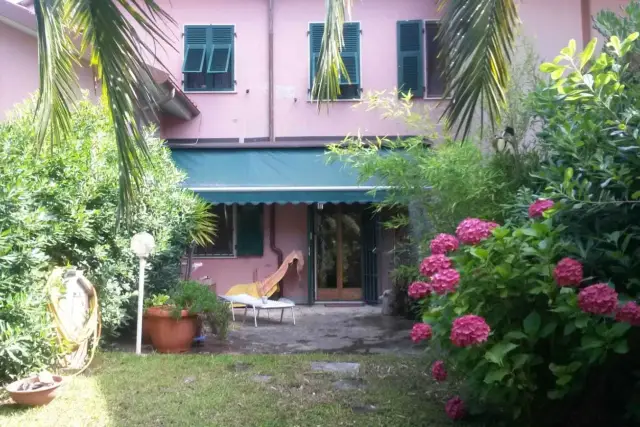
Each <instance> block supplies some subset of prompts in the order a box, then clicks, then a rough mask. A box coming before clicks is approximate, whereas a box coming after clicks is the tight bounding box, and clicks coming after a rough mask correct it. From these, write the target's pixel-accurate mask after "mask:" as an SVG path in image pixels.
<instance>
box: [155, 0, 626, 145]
mask: <svg viewBox="0 0 640 427" xmlns="http://www.w3.org/2000/svg"><path fill="white" fill-rule="evenodd" d="M591 1H592V6H591V11H592V13H595V12H596V11H597V10H600V9H601V8H602V7H605V6H607V7H617V6H618V5H619V4H620V3H621V1H622V0H591ZM435 3H436V2H435V1H429V0H426V1H425V0H394V2H393V4H392V6H390V3H389V1H388V0H362V1H356V2H354V7H353V14H352V20H354V21H358V22H360V25H361V29H362V36H361V70H362V72H361V74H362V76H361V78H362V88H363V89H364V91H365V92H367V91H379V90H392V89H393V88H394V87H395V86H396V84H397V66H396V55H397V53H396V48H397V47H396V22H397V21H398V20H404V19H420V18H422V19H437V18H438V12H437V9H436V6H435ZM518 3H519V10H520V17H521V20H522V22H523V24H524V26H523V33H524V34H525V35H526V36H528V37H530V38H531V39H532V40H533V41H534V43H535V45H536V46H537V48H538V51H539V53H540V55H541V57H542V58H543V59H547V60H548V59H551V58H553V57H554V56H555V55H557V53H558V52H559V50H560V49H561V48H562V47H564V46H566V44H567V43H568V41H569V39H571V38H574V39H576V41H578V43H579V45H581V44H582V40H583V36H582V32H583V19H582V14H581V13H582V8H581V0H562V1H558V0H520V1H519V2H518ZM163 4H164V6H165V7H166V9H167V10H168V12H169V13H170V14H171V15H172V16H173V17H174V19H175V20H176V22H177V24H178V32H180V33H181V32H182V28H183V26H184V25H185V24H202V23H210V24H234V25H235V26H236V34H237V37H236V67H235V72H236V80H237V91H236V93H192V94H189V97H190V98H191V99H192V100H193V101H194V103H196V105H197V106H198V108H199V109H200V111H201V112H202V114H201V115H200V116H198V117H197V118H196V119H195V120H192V121H191V122H179V121H177V120H172V119H167V120H164V121H163V123H162V129H161V131H162V135H163V136H164V137H166V138H240V140H243V139H246V138H260V137H266V136H267V135H268V80H267V79H268V57H267V52H268V44H267V40H268V38H267V35H268V21H267V0H241V1H233V2H231V1H226V0H211V1H208V2H207V3H205V4H203V3H202V2H200V1H198V0H182V1H180V2H175V1H174V2H169V1H168V0H165V1H164V2H163ZM274 5H275V7H274V15H275V19H274V97H275V112H274V116H275V118H274V129H275V135H276V137H314V136H340V135H346V134H350V133H355V132H358V131H360V132H361V133H362V134H365V135H397V134H407V133H411V130H409V129H407V128H406V127H405V126H404V124H403V123H401V122H398V121H394V120H390V119H389V120H381V119H380V114H379V112H376V111H369V112H367V111H365V108H363V107H362V106H360V107H358V108H354V107H355V106H356V104H357V102H353V101H339V102H335V103H333V104H332V105H331V106H330V108H329V110H328V111H326V109H325V110H323V111H321V112H318V109H317V106H316V105H315V104H313V103H310V102H308V92H307V91H308V87H309V84H308V76H309V60H308V55H309V52H308V50H309V43H308V36H307V30H308V24H309V23H310V22H320V21H322V20H323V17H324V2H323V1H321V0H275V1H274ZM202 16H211V17H212V18H208V19H203V18H202ZM213 17H215V18H213ZM176 44H177V46H176V47H177V50H175V51H167V54H166V56H163V58H164V62H165V65H167V66H168V68H169V71H170V72H171V73H172V74H173V76H174V78H175V80H176V81H178V82H181V81H182V75H181V72H180V70H181V65H182V57H183V45H182V38H181V37H180V38H179V40H178V41H177V42H176ZM423 103H426V104H430V105H435V104H436V102H435V101H420V102H419V104H423ZM418 107H420V106H418Z"/></svg>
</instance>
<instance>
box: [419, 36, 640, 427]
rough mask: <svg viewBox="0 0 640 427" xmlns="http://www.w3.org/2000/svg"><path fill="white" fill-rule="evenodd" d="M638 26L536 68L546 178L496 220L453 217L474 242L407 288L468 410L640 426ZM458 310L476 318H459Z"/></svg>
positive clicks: (427, 266)
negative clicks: (632, 67) (634, 54)
mask: <svg viewBox="0 0 640 427" xmlns="http://www.w3.org/2000/svg"><path fill="white" fill-rule="evenodd" d="M637 37H638V34H637V33H634V34H633V35H631V36H629V37H627V38H626V39H624V40H620V39H618V38H617V37H612V39H611V40H610V41H609V43H608V44H607V46H606V47H607V52H609V53H603V54H601V55H600V56H598V57H595V58H594V56H593V55H594V51H595V46H596V43H595V41H594V42H592V43H590V44H589V45H588V46H587V47H586V49H585V52H583V53H580V54H577V53H576V47H575V46H576V45H575V42H571V43H570V44H569V46H567V47H566V48H565V49H563V50H562V52H561V54H560V55H559V56H558V57H557V58H556V60H555V61H554V62H553V63H548V64H544V65H543V66H542V67H541V69H542V70H543V71H544V72H547V73H549V74H550V75H551V80H552V81H551V82H550V83H549V84H548V85H547V86H542V87H540V88H539V89H538V90H537V91H536V92H535V93H534V94H533V105H534V107H535V108H536V111H537V112H538V115H539V117H540V119H541V121H542V130H541V132H540V133H539V135H538V138H539V144H540V147H539V148H540V150H541V153H542V154H543V159H544V161H543V163H542V164H541V166H540V169H539V170H538V171H537V172H536V174H537V181H536V182H535V183H536V184H541V186H537V185H536V186H534V187H532V188H530V189H528V190H523V191H521V192H520V193H519V195H518V197H517V200H518V204H519V206H514V207H512V208H510V209H509V210H507V211H506V212H507V213H508V216H509V221H507V223H506V224H505V225H504V226H502V227H497V228H494V229H493V230H492V231H491V229H492V228H493V226H488V225H487V224H486V223H484V222H482V221H477V222H473V223H468V224H466V225H465V226H464V227H463V226H460V227H459V228H458V229H457V234H458V237H461V233H462V234H465V233H467V234H468V238H467V240H468V241H469V242H471V243H473V244H471V245H465V246H462V248H461V249H459V250H458V251H457V252H454V253H453V256H452V257H451V261H447V260H443V259H441V258H437V259H436V258H434V259H428V260H426V261H423V262H424V266H423V268H422V270H423V272H427V273H432V271H433V268H434V266H440V268H445V267H447V264H448V263H449V262H451V264H452V265H451V268H452V270H451V271H447V272H446V273H444V272H439V273H438V274H435V275H433V274H429V275H430V276H433V277H432V278H431V281H430V282H429V283H428V284H416V285H412V286H413V289H412V288H410V289H409V293H410V294H412V295H414V296H416V297H417V298H421V304H422V305H423V310H424V316H423V321H424V322H425V323H424V324H419V326H417V327H416V332H415V333H414V334H413V335H412V337H413V338H414V340H422V339H426V338H429V337H430V336H433V338H434V344H436V345H435V347H438V348H439V349H441V350H442V351H443V354H444V355H445V356H444V357H445V361H444V362H445V365H446V366H447V367H448V368H449V369H451V371H452V372H453V374H454V375H455V376H456V377H457V378H459V379H460V380H462V382H463V384H464V385H465V387H464V393H465V396H466V398H467V406H468V407H469V408H470V409H471V410H472V411H474V412H475V411H477V412H483V411H486V412H489V413H491V417H492V419H495V417H496V415H498V416H504V417H507V418H518V419H519V423H520V424H521V425H522V424H524V425H532V426H539V425H544V426H554V425H567V424H572V425H576V424H577V425H589V426H600V425H616V426H618V425H620V426H623V425H625V426H626V425H637V422H638V419H639V418H638V414H639V412H638V408H639V406H638V403H640V394H639V393H638V392H637V388H638V384H639V383H638V380H637V377H636V375H635V373H636V372H637V371H638V369H639V368H640V363H639V362H638V360H639V356H640V347H639V346H638V342H639V340H638V338H639V337H640V333H639V332H640V331H639V328H638V327H637V326H640V307H639V306H638V304H637V300H638V295H639V291H640V287H639V286H638V285H639V283H640V282H639V281H638V274H639V273H640V270H639V268H640V263H639V261H638V259H639V258H638V255H639V254H640V234H638V232H639V230H640V219H639V218H640V217H639V216H638V212H637V209H638V207H639V205H638V200H640V182H639V181H638V178H637V177H638V176H640V161H638V156H637V153H638V151H640V144H639V142H640V140H639V135H640V129H639V128H638V127H639V126H640V112H638V110H637V105H638V99H639V95H640V87H638V85H637V84H636V83H635V77H637V76H635V77H634V76H633V73H629V62H628V56H627V55H628V53H629V52H631V51H632V50H633V48H634V46H635V44H636V39H637ZM536 192H538V196H537V197H540V199H538V200H537V201H536V202H535V203H534V204H533V205H531V206H527V203H526V201H527V200H529V201H532V200H533V199H535V198H536V194H535V193H536ZM524 207H528V209H523V208H524ZM527 210H528V212H527ZM523 211H524V212H523ZM543 211H544V219H534V220H531V219H528V218H527V219H526V220H525V219H524V218H525V216H529V217H534V218H538V217H540V216H541V215H543ZM482 224H484V225H482ZM439 239H441V238H439ZM461 240H463V239H462V238H461ZM436 246H438V245H436ZM441 246H442V245H441ZM567 258H568V259H569V260H567ZM452 271H453V272H452ZM458 274H459V276H457V275H458ZM423 280H424V279H423ZM425 286H427V287H425ZM426 289H432V290H433V291H434V292H433V294H432V295H430V296H428V297H426V298H423V297H422V295H423V294H424V292H425V290H426ZM443 290H444V291H446V292H443ZM436 291H440V294H438V292H436ZM467 315H472V316H478V318H475V317H471V318H467V319H465V322H463V324H462V326H460V325H458V326H457V327H456V321H457V319H459V318H461V317H464V316H467ZM489 330H490V333H489V332H488V331H489ZM465 340H468V341H465ZM466 342H468V343H471V345H468V346H467V345H466V344H465V343H466ZM456 343H457V345H456ZM461 343H462V344H461ZM438 369H439V370H440V369H441V368H440V367H439V368H438ZM439 370H438V371H437V372H440V371H439ZM441 377H442V376H441Z"/></svg>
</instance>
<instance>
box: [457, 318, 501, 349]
mask: <svg viewBox="0 0 640 427" xmlns="http://www.w3.org/2000/svg"><path fill="white" fill-rule="evenodd" d="M490 332H491V328H490V327H489V325H488V324H487V322H486V321H485V320H484V318H482V317H480V316H476V315H474V314H467V315H466V316H462V317H458V318H457V319H456V320H454V321H453V325H452V326H451V336H450V338H451V342H452V343H453V345H455V346H456V347H469V346H472V345H478V344H482V343H483V342H485V341H487V339H488V338H489V333H490Z"/></svg>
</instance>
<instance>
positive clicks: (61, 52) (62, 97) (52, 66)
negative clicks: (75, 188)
mask: <svg viewBox="0 0 640 427" xmlns="http://www.w3.org/2000/svg"><path fill="white" fill-rule="evenodd" d="M34 12H35V15H36V21H37V25H38V59H39V61H38V62H39V68H40V93H39V96H38V103H37V105H36V121H35V122H36V136H37V148H38V149H41V148H42V146H43V144H44V141H45V138H46V137H47V135H48V136H49V137H50V139H51V148H52V149H53V147H54V146H55V145H57V144H60V143H61V142H62V139H63V137H64V135H65V134H68V132H69V130H70V126H71V111H70V106H71V105H72V104H73V102H74V98H75V93H76V91H77V89H78V78H77V76H76V74H75V72H74V70H73V67H74V65H75V64H76V63H77V60H76V58H77V53H78V52H77V50H76V48H75V46H74V45H73V42H72V41H71V39H70V37H69V34H68V32H67V31H66V28H65V26H64V22H65V18H64V7H63V4H62V0H39V1H36V2H34Z"/></svg>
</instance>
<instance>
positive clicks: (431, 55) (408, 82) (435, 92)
mask: <svg viewBox="0 0 640 427" xmlns="http://www.w3.org/2000/svg"><path fill="white" fill-rule="evenodd" d="M439 29H440V23H439V22H437V21H427V22H424V21H421V20H414V21H398V23H397V43H398V90H399V91H400V93H401V94H403V93H404V94H406V93H408V92H409V91H411V94H412V95H413V96H417V97H424V96H426V97H427V98H440V97H442V95H443V94H444V86H445V85H444V79H443V78H442V71H441V70H442V68H441V66H442V64H441V60H440V57H439V55H440V46H439V44H438V39H437V35H438V31H439ZM401 96H402V95H401Z"/></svg>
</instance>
